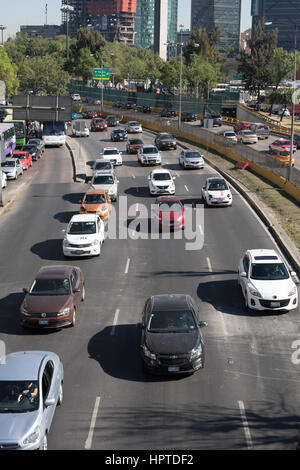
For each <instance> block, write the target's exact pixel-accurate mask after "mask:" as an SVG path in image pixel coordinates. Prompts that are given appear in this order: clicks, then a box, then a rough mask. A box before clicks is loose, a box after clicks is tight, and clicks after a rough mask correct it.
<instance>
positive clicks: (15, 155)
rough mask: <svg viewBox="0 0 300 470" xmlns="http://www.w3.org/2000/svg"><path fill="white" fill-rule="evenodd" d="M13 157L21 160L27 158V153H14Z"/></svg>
mask: <svg viewBox="0 0 300 470" xmlns="http://www.w3.org/2000/svg"><path fill="white" fill-rule="evenodd" d="M12 158H19V160H22V158H26V155H25V154H24V153H13V155H12Z"/></svg>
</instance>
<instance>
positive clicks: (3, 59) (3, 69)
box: [0, 47, 19, 96]
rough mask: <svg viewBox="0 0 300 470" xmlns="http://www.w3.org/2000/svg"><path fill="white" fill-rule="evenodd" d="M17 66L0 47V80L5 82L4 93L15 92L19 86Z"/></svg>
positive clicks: (8, 94)
mask: <svg viewBox="0 0 300 470" xmlns="http://www.w3.org/2000/svg"><path fill="white" fill-rule="evenodd" d="M16 72H17V67H16V66H15V65H14V64H13V63H12V62H11V60H10V58H9V56H8V54H7V52H6V51H5V49H4V48H3V47H0V80H2V81H3V82H4V83H5V86H6V95H7V96H10V95H12V94H15V93H16V92H17V90H18V87H19V80H18V78H17V73H16Z"/></svg>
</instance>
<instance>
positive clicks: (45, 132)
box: [41, 121, 66, 147]
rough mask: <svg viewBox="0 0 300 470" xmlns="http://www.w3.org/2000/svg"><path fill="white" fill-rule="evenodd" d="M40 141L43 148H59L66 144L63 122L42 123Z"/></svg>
mask: <svg viewBox="0 0 300 470" xmlns="http://www.w3.org/2000/svg"><path fill="white" fill-rule="evenodd" d="M41 129H42V139H43V141H44V142H45V146H46V147H47V146H50V145H55V146H59V147H60V146H61V145H64V144H65V143H66V125H65V123H64V121H44V122H42V125H41Z"/></svg>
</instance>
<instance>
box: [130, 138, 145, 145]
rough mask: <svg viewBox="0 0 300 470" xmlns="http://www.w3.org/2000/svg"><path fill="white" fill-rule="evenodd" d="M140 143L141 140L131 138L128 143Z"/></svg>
mask: <svg viewBox="0 0 300 470" xmlns="http://www.w3.org/2000/svg"><path fill="white" fill-rule="evenodd" d="M142 143H143V142H142V141H141V140H139V139H132V140H130V141H129V144H130V145H138V144H139V145H141V144H142Z"/></svg>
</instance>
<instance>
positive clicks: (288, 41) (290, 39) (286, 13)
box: [251, 0, 300, 50]
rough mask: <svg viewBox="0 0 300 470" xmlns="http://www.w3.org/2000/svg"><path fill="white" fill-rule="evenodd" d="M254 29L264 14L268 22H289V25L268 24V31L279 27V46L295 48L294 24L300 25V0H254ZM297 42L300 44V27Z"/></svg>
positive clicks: (252, 5) (252, 13)
mask: <svg viewBox="0 0 300 470" xmlns="http://www.w3.org/2000/svg"><path fill="white" fill-rule="evenodd" d="M251 15H252V31H253V27H254V26H255V25H256V23H257V21H258V19H261V18H262V17H263V16H264V18H265V21H266V22H273V23H276V22H278V23H280V22H283V23H288V24H287V25H279V24H278V25H276V24H272V25H271V26H266V28H268V31H269V30H270V31H271V30H272V29H275V28H277V29H278V47H282V48H283V49H286V50H292V49H293V48H294V25H295V24H296V25H300V2H299V0H280V1H278V0H252V4H251ZM297 44H298V47H299V46H300V27H299V28H298V34H297Z"/></svg>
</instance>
